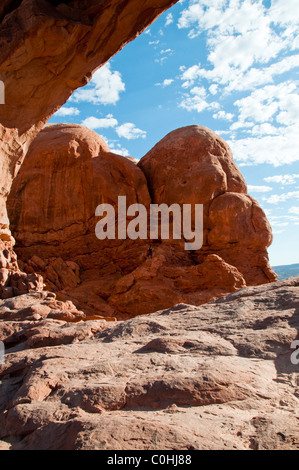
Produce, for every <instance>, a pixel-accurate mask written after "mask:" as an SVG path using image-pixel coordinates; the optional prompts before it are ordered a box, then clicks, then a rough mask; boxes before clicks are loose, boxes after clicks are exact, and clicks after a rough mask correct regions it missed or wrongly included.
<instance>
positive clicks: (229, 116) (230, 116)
mask: <svg viewBox="0 0 299 470" xmlns="http://www.w3.org/2000/svg"><path fill="white" fill-rule="evenodd" d="M233 117H234V115H233V114H232V113H226V112H225V111H223V110H221V111H218V113H215V114H213V118H214V119H225V120H226V121H232V119H233Z"/></svg>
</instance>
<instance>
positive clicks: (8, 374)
mask: <svg viewBox="0 0 299 470" xmlns="http://www.w3.org/2000/svg"><path fill="white" fill-rule="evenodd" d="M31 295H33V294H31ZM23 297H24V300H25V298H26V296H23ZM21 299H22V297H19V299H12V300H11V301H10V302H11V303H12V304H11V305H10V309H12V310H13V309H15V310H17V309H18V308H19V307H17V306H16V305H15V306H13V302H16V301H19V302H20V301H21ZM45 300H47V297H46V298H45V299H44V300H43V302H45ZM48 300H51V299H48ZM52 300H53V299H52ZM35 301H36V302H37V299H35ZM6 302H7V301H6ZM6 305H7V304H6ZM28 321H32V320H29V319H28V318H27V322H28ZM47 321H48V322H53V320H51V319H48V320H47V319H44V324H43V327H42V326H41V325H40V326H39V327H37V328H36V329H37V330H38V329H39V331H40V334H39V335H37V334H36V335H34V334H33V333H32V331H31V333H27V335H26V332H25V334H24V335H23V337H21V336H19V342H18V341H17V340H16V338H15V341H14V343H13V344H11V343H10V337H9V335H8V334H7V332H5V330H4V331H3V328H2V330H0V340H1V339H2V340H4V342H5V343H6V347H7V351H6V353H7V354H6V356H5V364H4V365H2V366H0V381H1V387H0V411H1V414H0V416H1V417H0V440H2V443H1V442H0V447H2V448H11V449H26V450H29V449H33V450H35V449H52V450H54V449H55V450H57V449H63V450H70V449H100V450H109V449H110V450H156V449H159V450H162V449H166V450H172V449H176V450H191V449H199V450H202V449H205V450H209V449H240V450H248V449H254V450H256V449H260V450H262V449H263V450H264V449H265V450H269V449H273V450H274V449H275V450H278V449H293V450H295V449H297V450H298V449H299V427H298V419H299V380H298V372H299V370H298V367H299V365H296V364H293V363H292V361H291V354H292V353H294V350H292V349H291V345H292V343H293V341H294V340H298V338H299V336H298V332H299V278H294V279H290V280H287V281H280V282H277V283H273V284H268V285H264V286H259V287H250V288H245V289H241V290H239V291H238V292H235V293H233V294H230V295H229V296H228V297H226V298H223V299H220V300H218V301H216V302H213V303H210V304H206V305H203V306H201V307H195V306H192V305H187V304H179V305H177V306H175V307H173V308H171V309H168V310H162V311H158V312H156V313H154V314H151V315H146V316H142V317H137V318H134V319H131V320H128V321H124V322H118V323H116V324H113V323H110V324H108V323H106V327H105V325H104V326H103V324H102V322H88V321H87V322H80V323H76V324H73V325H71V326H69V325H66V324H63V322H61V323H59V322H57V323H55V328H54V327H53V323H49V327H50V329H51V331H52V335H53V337H52V338H50V336H49V334H48V330H47V328H46V322H47ZM11 323H12V322H8V323H5V325H6V326H7V327H9V326H11ZM96 324H98V328H96V326H95V325H96ZM0 325H1V326H2V327H3V322H1V321H0ZM28 328H29V327H28V324H27V323H26V322H25V323H24V330H25V329H26V331H27V332H29V331H30V330H29V329H28ZM70 330H71V331H70ZM84 335H86V336H84ZM42 337H44V340H45V343H44V344H43V342H42V340H41V339H42ZM34 338H36V341H34ZM55 338H57V343H56V346H55V342H54V341H55ZM63 338H64V339H63ZM51 340H52V341H53V342H52V345H51ZM31 341H32V343H31ZM43 346H48V347H43ZM32 347H33V348H35V349H30V348H32ZM16 348H18V349H19V350H18V351H17V350H16ZM297 356H298V358H299V354H297ZM293 362H294V361H293Z"/></svg>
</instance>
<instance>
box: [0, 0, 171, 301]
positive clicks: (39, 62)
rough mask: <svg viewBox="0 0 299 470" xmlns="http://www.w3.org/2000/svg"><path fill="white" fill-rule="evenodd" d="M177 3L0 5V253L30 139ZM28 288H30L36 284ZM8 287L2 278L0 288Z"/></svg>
mask: <svg viewBox="0 0 299 470" xmlns="http://www.w3.org/2000/svg"><path fill="white" fill-rule="evenodd" d="M176 2H177V0H155V1H153V0H142V1H140V0H126V1H125V2H124V1H123V0H112V1H111V0H101V1H100V0H62V1H59V0H18V1H15V0H4V1H3V0H2V1H1V5H0V50H1V53H0V80H2V81H3V82H4V84H5V103H6V104H5V105H0V240H1V241H2V242H3V243H4V244H5V246H4V248H3V247H0V248H1V251H3V250H8V251H9V252H10V256H12V257H14V254H13V252H12V245H13V242H14V240H13V238H12V237H11V233H10V230H9V220H8V217H7V212H6V199H7V195H8V193H9V191H10V188H11V184H12V181H13V178H14V177H15V176H16V175H17V173H18V171H19V169H20V167H21V165H22V162H23V160H24V157H25V155H26V153H27V150H28V148H29V145H30V143H31V142H32V140H33V139H34V138H35V137H36V135H37V134H38V132H39V131H40V130H41V129H42V128H43V127H44V125H45V123H46V122H47V121H48V119H49V118H50V117H51V116H52V115H53V114H54V113H55V112H56V111H57V110H58V109H59V108H60V107H61V106H62V105H63V104H64V103H65V102H66V101H67V99H68V98H69V97H70V96H71V94H72V93H73V92H74V90H76V89H77V88H79V87H81V86H83V85H85V84H87V83H88V82H89V80H90V79H91V77H92V74H93V73H94V72H95V71H96V70H97V69H98V68H99V67H101V66H102V65H104V64H105V63H106V62H107V61H108V60H109V59H110V58H111V57H112V56H113V55H114V54H116V53H117V52H118V51H119V50H120V49H122V48H123V47H124V46H125V45H126V44H127V43H128V42H130V41H132V40H133V39H135V38H136V36H138V35H139V34H140V33H141V32H142V31H143V30H144V29H145V28H146V27H147V26H148V25H150V24H151V23H152V22H153V21H154V20H155V19H156V18H157V17H158V16H159V15H160V14H161V13H163V12H164V11H165V10H166V9H167V8H169V7H170V6H172V5H173V4H175V3H176ZM18 273H19V275H21V272H20V270H18ZM22 282H23V281H22ZM24 282H27V283H28V289H27V290H30V289H31V282H32V281H31V280H28V281H26V280H24ZM11 284H12V283H11V282H10V280H9V279H7V280H6V281H4V280H3V279H0V287H5V288H6V287H7V286H8V287H10V286H11ZM37 284H38V282H37ZM36 287H38V286H37V285H36ZM7 294H8V291H5V295H7ZM0 295H1V293H0Z"/></svg>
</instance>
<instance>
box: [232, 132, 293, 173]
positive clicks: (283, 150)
mask: <svg viewBox="0 0 299 470" xmlns="http://www.w3.org/2000/svg"><path fill="white" fill-rule="evenodd" d="M277 132H278V134H277V135H274V136H273V135H266V136H261V137H255V136H252V137H246V138H239V139H237V138H234V139H232V140H229V141H228V144H229V145H230V147H231V148H232V151H233V153H234V157H235V159H236V160H237V161H238V162H240V163H242V164H246V165H259V164H264V163H267V164H270V165H274V166H275V167H279V166H282V165H286V164H290V163H294V162H296V161H298V160H299V155H298V134H299V133H298V128H297V126H290V127H287V128H285V127H280V128H278V130H277Z"/></svg>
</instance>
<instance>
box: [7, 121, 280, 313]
mask: <svg viewBox="0 0 299 470" xmlns="http://www.w3.org/2000/svg"><path fill="white" fill-rule="evenodd" d="M143 172H144V173H143ZM144 175H145V176H146V178H147V181H148V186H149V190H148V186H147V181H146V178H145V176H144ZM246 190H247V188H246V183H245V181H244V179H243V177H242V175H241V173H240V172H239V170H238V168H237V167H236V165H235V163H234V161H233V157H232V154H231V151H230V149H229V147H228V146H227V144H226V143H225V142H224V141H223V140H222V139H221V138H220V137H218V136H217V135H216V134H214V133H213V132H212V131H210V130H208V129H206V128H203V127H199V126H191V127H187V128H184V129H179V130H177V131H174V132H172V133H171V134H169V135H168V136H167V137H165V138H164V139H163V140H162V141H161V142H160V143H159V144H157V145H156V146H155V147H154V149H153V150H151V151H150V152H149V153H148V155H146V156H145V157H144V158H143V159H142V160H141V161H140V163H139V165H138V166H136V165H135V164H134V163H133V162H132V161H130V160H129V159H127V158H125V157H122V156H118V155H115V154H112V153H110V152H109V149H108V147H107V145H106V144H105V143H104V142H103V140H102V139H101V138H100V137H99V136H98V135H97V134H96V133H94V132H92V131H89V130H88V129H86V128H85V127H82V126H78V125H52V126H48V127H46V128H45V129H44V130H43V131H42V132H41V133H40V134H39V136H38V137H37V138H36V140H35V141H34V142H33V144H32V145H31V147H30V149H29V152H28V155H27V158H26V160H25V162H24V165H23V167H22V170H21V171H20V173H19V175H18V176H17V177H16V179H15V182H14V184H13V187H12V191H11V194H10V197H9V201H8V202H9V204H8V207H9V216H10V219H11V223H12V229H13V233H14V235H15V237H16V239H17V253H18V255H19V257H20V258H21V259H22V260H23V261H24V262H25V264H23V263H22V267H23V268H24V269H25V271H26V272H28V273H35V272H38V273H39V274H41V275H43V276H44V279H45V283H46V287H47V289H48V290H51V291H55V292H57V293H58V296H59V298H60V299H62V300H67V299H71V300H72V301H73V302H74V303H75V304H76V305H77V306H78V308H80V309H82V310H84V311H85V312H86V313H88V314H89V315H94V314H96V315H101V316H108V317H111V316H112V317H113V316H115V315H116V316H118V317H119V318H123V317H128V316H129V317H130V316H135V315H138V314H146V313H149V312H153V311H155V310H157V309H162V308H168V307H171V306H173V305H175V304H177V303H180V302H185V303H189V304H194V305H200V304H203V303H205V302H209V301H211V300H213V299H216V298H218V297H221V296H223V295H225V294H227V293H228V292H233V291H235V290H237V289H239V288H242V287H245V286H246V283H247V285H256V284H262V283H266V282H270V281H273V280H275V279H276V276H275V274H274V272H273V271H272V270H271V268H270V266H269V262H268V256H267V250H266V249H267V247H268V246H269V244H270V243H271V240H272V234H271V228H270V226H269V223H268V221H267V219H266V216H265V214H264V213H263V211H262V209H261V208H260V207H259V206H258V204H257V202H256V201H254V200H253V199H252V198H250V197H249V196H248V195H247V194H246ZM150 194H151V196H152V202H154V203H158V204H160V203H162V202H165V203H166V204H169V205H171V204H173V203H179V204H186V203H193V204H195V203H197V204H198V203H203V204H204V228H205V240H204V246H203V248H202V249H201V250H199V251H197V252H191V251H185V249H184V242H183V240H181V241H180V240H169V241H163V242H162V243H161V242H160V243H156V244H154V254H153V258H152V259H146V249H147V241H132V240H106V241H99V240H98V239H97V238H96V236H95V225H96V222H97V220H98V219H96V217H95V208H96V207H97V206H98V205H99V204H101V203H110V204H113V205H114V206H116V205H117V199H118V196H119V195H123V196H126V197H127V205H128V206H129V205H131V204H133V203H136V202H139V203H141V204H143V205H145V206H148V205H149V204H150V202H151V197H150Z"/></svg>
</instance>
